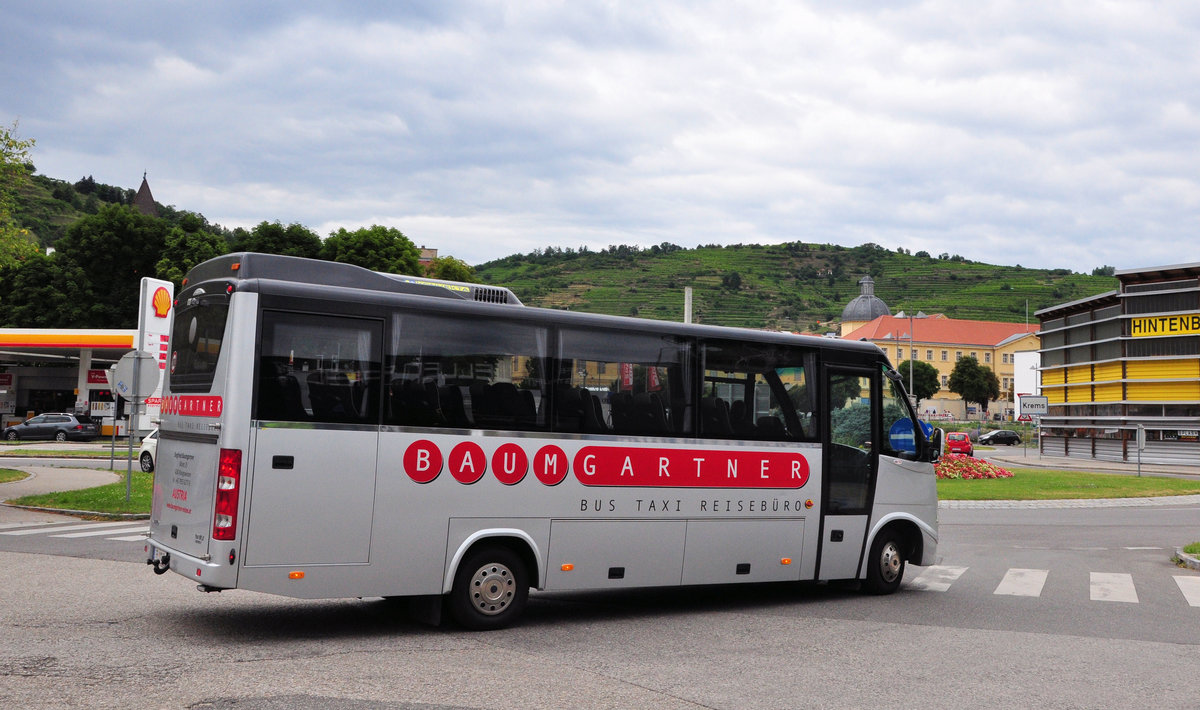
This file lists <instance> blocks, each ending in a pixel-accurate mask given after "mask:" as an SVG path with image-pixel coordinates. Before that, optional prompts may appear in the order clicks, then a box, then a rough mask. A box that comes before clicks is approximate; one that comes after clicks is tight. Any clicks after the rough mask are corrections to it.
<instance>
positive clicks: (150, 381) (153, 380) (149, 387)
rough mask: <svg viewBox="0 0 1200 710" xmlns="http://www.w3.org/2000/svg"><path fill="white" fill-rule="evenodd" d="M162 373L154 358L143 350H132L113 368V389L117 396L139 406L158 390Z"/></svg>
mask: <svg viewBox="0 0 1200 710" xmlns="http://www.w3.org/2000/svg"><path fill="white" fill-rule="evenodd" d="M160 377H162V372H161V371H160V370H159V369H158V363H157V362H156V361H155V360H154V356H153V355H151V354H150V353H148V352H145V351H143V350H130V351H129V352H127V353H125V354H124V355H122V356H121V359H120V360H119V361H117V364H116V365H113V366H112V375H111V380H112V388H113V391H115V392H116V393H117V394H119V395H121V396H122V397H124V398H125V399H128V400H130V401H134V399H135V396H136V400H137V404H141V403H142V402H144V401H146V398H147V397H149V396H151V395H153V394H154V390H155V389H157V388H158V379H159V378H160Z"/></svg>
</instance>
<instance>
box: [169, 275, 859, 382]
mask: <svg viewBox="0 0 1200 710" xmlns="http://www.w3.org/2000/svg"><path fill="white" fill-rule="evenodd" d="M211 280H223V281H230V280H236V281H259V282H260V283H259V284H258V285H257V286H254V285H251V284H249V283H247V284H246V286H247V287H249V288H250V289H251V290H259V291H264V292H275V293H287V294H290V295H293V296H301V295H304V294H305V293H308V294H311V295H313V296H317V297H324V298H328V292H327V291H325V289H324V288H320V287H333V288H335V289H336V288H352V289H358V290H366V291H375V292H381V293H394V294H397V295H401V296H405V295H407V296H420V297H425V298H436V299H438V300H437V301H434V302H429V303H428V307H430V308H433V309H434V310H451V311H459V312H463V311H468V312H470V311H475V309H476V308H477V306H475V305H474V304H476V303H478V304H500V305H515V306H522V307H521V308H516V309H511V310H509V309H507V308H505V309H504V310H505V312H506V315H507V316H508V317H513V318H516V319H519V320H538V321H545V322H550V323H556V324H560V325H568V324H569V325H575V326H583V327H593V328H614V329H619V328H628V329H636V330H643V331H646V330H653V331H654V332H657V333H661V334H670V335H678V336H688V335H690V336H693V337H707V338H727V339H728V338H737V339H745V340H755V341H759V342H766V343H772V342H773V343H779V344H796V343H797V341H803V344H804V345H806V346H808V347H815V348H821V349H830V350H839V351H842V352H855V353H858V354H859V355H860V356H864V357H866V358H868V359H871V360H875V359H883V353H882V350H880V348H879V347H878V346H877V345H875V344H874V343H870V342H867V341H855V340H842V339H840V338H823V337H818V336H811V335H798V334H795V333H784V332H779V331H769V330H756V329H750V328H733V327H728V326H716V325H701V324H685V323H679V322H676V321H664V320H652V319H649V318H635V317H631V316H614V315H605V314H599V313H582V312H577V311H565V310H557V309H551V308H532V307H525V306H524V304H522V303H521V301H520V299H518V298H517V296H516V294H515V293H513V292H512V291H511V290H509V289H508V288H505V287H502V286H485V285H482V284H472V283H462V282H456V281H441V280H438V279H428V278H424V277H419V276H405V275H400V274H386V273H381V272H378V271H371V270H369V269H364V268H362V267H359V266H353V265H351V264H343V263H339V262H332V261H322V260H318V259H305V258H301V257H293V256H280V255H277V254H259V253H255V252H237V253H233V254H226V255H224V256H219V257H216V258H214V259H210V260H208V261H206V262H204V263H202V264H198V265H197V266H195V267H194V268H193V269H192V270H191V271H190V272H189V273H188V279H187V280H186V281H185V282H184V289H189V288H191V287H193V286H195V285H198V284H199V283H202V282H205V281H211ZM309 287H318V290H319V291H325V293H323V294H320V295H318V293H317V292H316V291H314V290H313V289H311V288H309Z"/></svg>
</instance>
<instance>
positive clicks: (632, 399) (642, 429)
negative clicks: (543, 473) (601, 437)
mask: <svg viewBox="0 0 1200 710" xmlns="http://www.w3.org/2000/svg"><path fill="white" fill-rule="evenodd" d="M690 350H691V348H690V343H689V342H688V341H685V340H682V339H679V338H676V337H674V336H661V335H647V334H642V333H626V332H621V331H597V330H586V331H585V330H574V329H570V328H564V329H563V330H561V331H560V333H559V358H558V360H557V362H558V374H557V379H556V381H555V386H554V391H555V402H554V404H555V412H556V414H555V415H554V430H555V431H561V432H567V433H578V434H603V433H609V432H611V433H614V434H632V435H639V436H678V435H690V433H691V431H692V428H693V425H692V421H691V417H692V409H691V396H692V394H691V389H692V388H691V386H690V384H689V376H688V372H689V371H690V367H689V365H688V353H689V352H690Z"/></svg>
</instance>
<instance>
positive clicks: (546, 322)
mask: <svg viewBox="0 0 1200 710" xmlns="http://www.w3.org/2000/svg"><path fill="white" fill-rule="evenodd" d="M174 308H175V312H174V317H173V326H172V332H171V337H170V344H169V351H170V358H169V366H168V368H167V373H166V375H165V384H164V389H163V404H162V416H161V424H160V435H159V444H158V465H157V467H156V469H157V470H156V471H155V481H154V496H153V505H152V512H151V520H150V537H149V542H148V544H147V546H146V553H147V563H148V564H151V565H153V567H154V570H155V572H158V573H160V574H161V573H165V572H166V571H168V570H170V571H173V572H175V573H177V574H180V575H183V576H184V577H187V578H189V579H191V580H194V581H195V582H197V584H198V586H199V588H200V589H201V590H203V591H219V590H223V589H247V590H254V591H259V592H267V593H271V594H280V595H285V596H291V597H297V598H309V599H312V598H333V597H388V598H392V597H398V598H408V600H409V601H410V602H412V603H413V608H414V609H415V610H418V611H420V613H421V615H422V616H425V617H426V618H428V619H430V620H433V621H437V620H439V619H440V618H441V614H442V611H443V610H445V611H446V612H448V614H449V615H450V616H451V617H452V618H453V619H454V620H456V621H457V622H458V623H459V624H461V625H462V626H464V627H466V628H471V629H489V628H498V627H502V626H506V625H508V624H510V623H512V622H513V621H514V620H515V619H516V618H517V617H519V615H520V614H521V611H522V609H523V608H524V606H525V604H526V600H527V598H528V594H529V590H530V588H534V589H537V590H583V589H588V590H602V589H616V588H628V587H662V586H681V585H700V584H705V585H708V584H722V583H746V582H788V581H790V582H796V581H806V580H807V581H816V580H861V582H862V586H863V588H864V589H866V590H868V591H870V592H873V593H879V594H885V593H890V592H893V591H895V590H896V589H897V588H898V587H899V585H900V581H901V578H902V576H903V574H904V568H905V564H906V562H910V561H911V562H912V563H914V564H920V565H927V564H931V563H932V561H933V559H934V556H935V554H936V547H937V492H936V486H935V476H934V471H933V464H934V461H935V460H936V458H937V455H938V451H939V450H940V441H938V437H937V435H936V434H934V435H930V434H927V432H926V430H924V429H923V428H922V427H921V425H920V424H919V422H918V421H917V418H916V417H915V415H914V413H913V411H912V407H911V405H910V402H909V399H908V397H907V396H906V395H905V393H904V390H903V387H902V384H901V382H900V378H899V377H898V376H897V375H896V373H895V371H894V370H893V369H892V368H891V367H890V366H889V364H888V362H887V359H886V357H885V356H884V355H883V353H882V352H881V351H880V350H879V348H877V347H876V346H874V345H872V344H869V343H865V342H849V341H843V340H836V339H829V338H815V337H805V336H798V335H791V334H783V333H774V332H766V331H757V330H746V329H735V328H722V327H714V326H705V325H690V324H681V323H673V322H664V321H654V320H645V319H637V318H624V317H613V316H602V315H595V314H584V313H572V312H568V311H559V310H551V309H542V308H532V307H526V306H524V305H522V304H521V302H520V301H519V300H518V299H517V297H516V296H515V295H514V294H513V293H512V292H511V291H509V290H508V289H503V288H496V287H491V286H484V285H478V284H465V283H454V282H446V281H438V280H432V279H424V278H418V277H411V276H399V275H394V274H384V273H378V272H373V271H369V270H366V269H362V268H359V267H355V266H350V265H347V264H340V263H334V262H325V261H316V260H308V259H299V258H294V257H285V256H274V255H265V254H255V253H237V254H228V255H225V256H222V257H218V258H216V259H212V260H210V261H207V262H205V263H203V264H200V265H198V266H196V267H195V268H194V269H192V271H191V272H190V273H189V274H188V277H187V279H185V281H184V284H183V287H182V288H181V289H180V290H179V292H178V295H177V300H176V303H175V307H174Z"/></svg>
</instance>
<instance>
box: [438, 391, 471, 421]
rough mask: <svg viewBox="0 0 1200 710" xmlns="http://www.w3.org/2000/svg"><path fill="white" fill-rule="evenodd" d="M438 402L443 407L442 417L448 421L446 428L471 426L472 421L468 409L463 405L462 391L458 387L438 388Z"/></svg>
mask: <svg viewBox="0 0 1200 710" xmlns="http://www.w3.org/2000/svg"><path fill="white" fill-rule="evenodd" d="M438 400H439V401H440V402H441V405H442V417H443V418H444V419H445V420H446V426H449V427H454V428H456V429H464V428H467V427H469V426H471V420H470V418H469V417H467V408H466V406H464V405H463V396H462V390H460V389H459V388H458V385H445V386H442V387H438Z"/></svg>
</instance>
